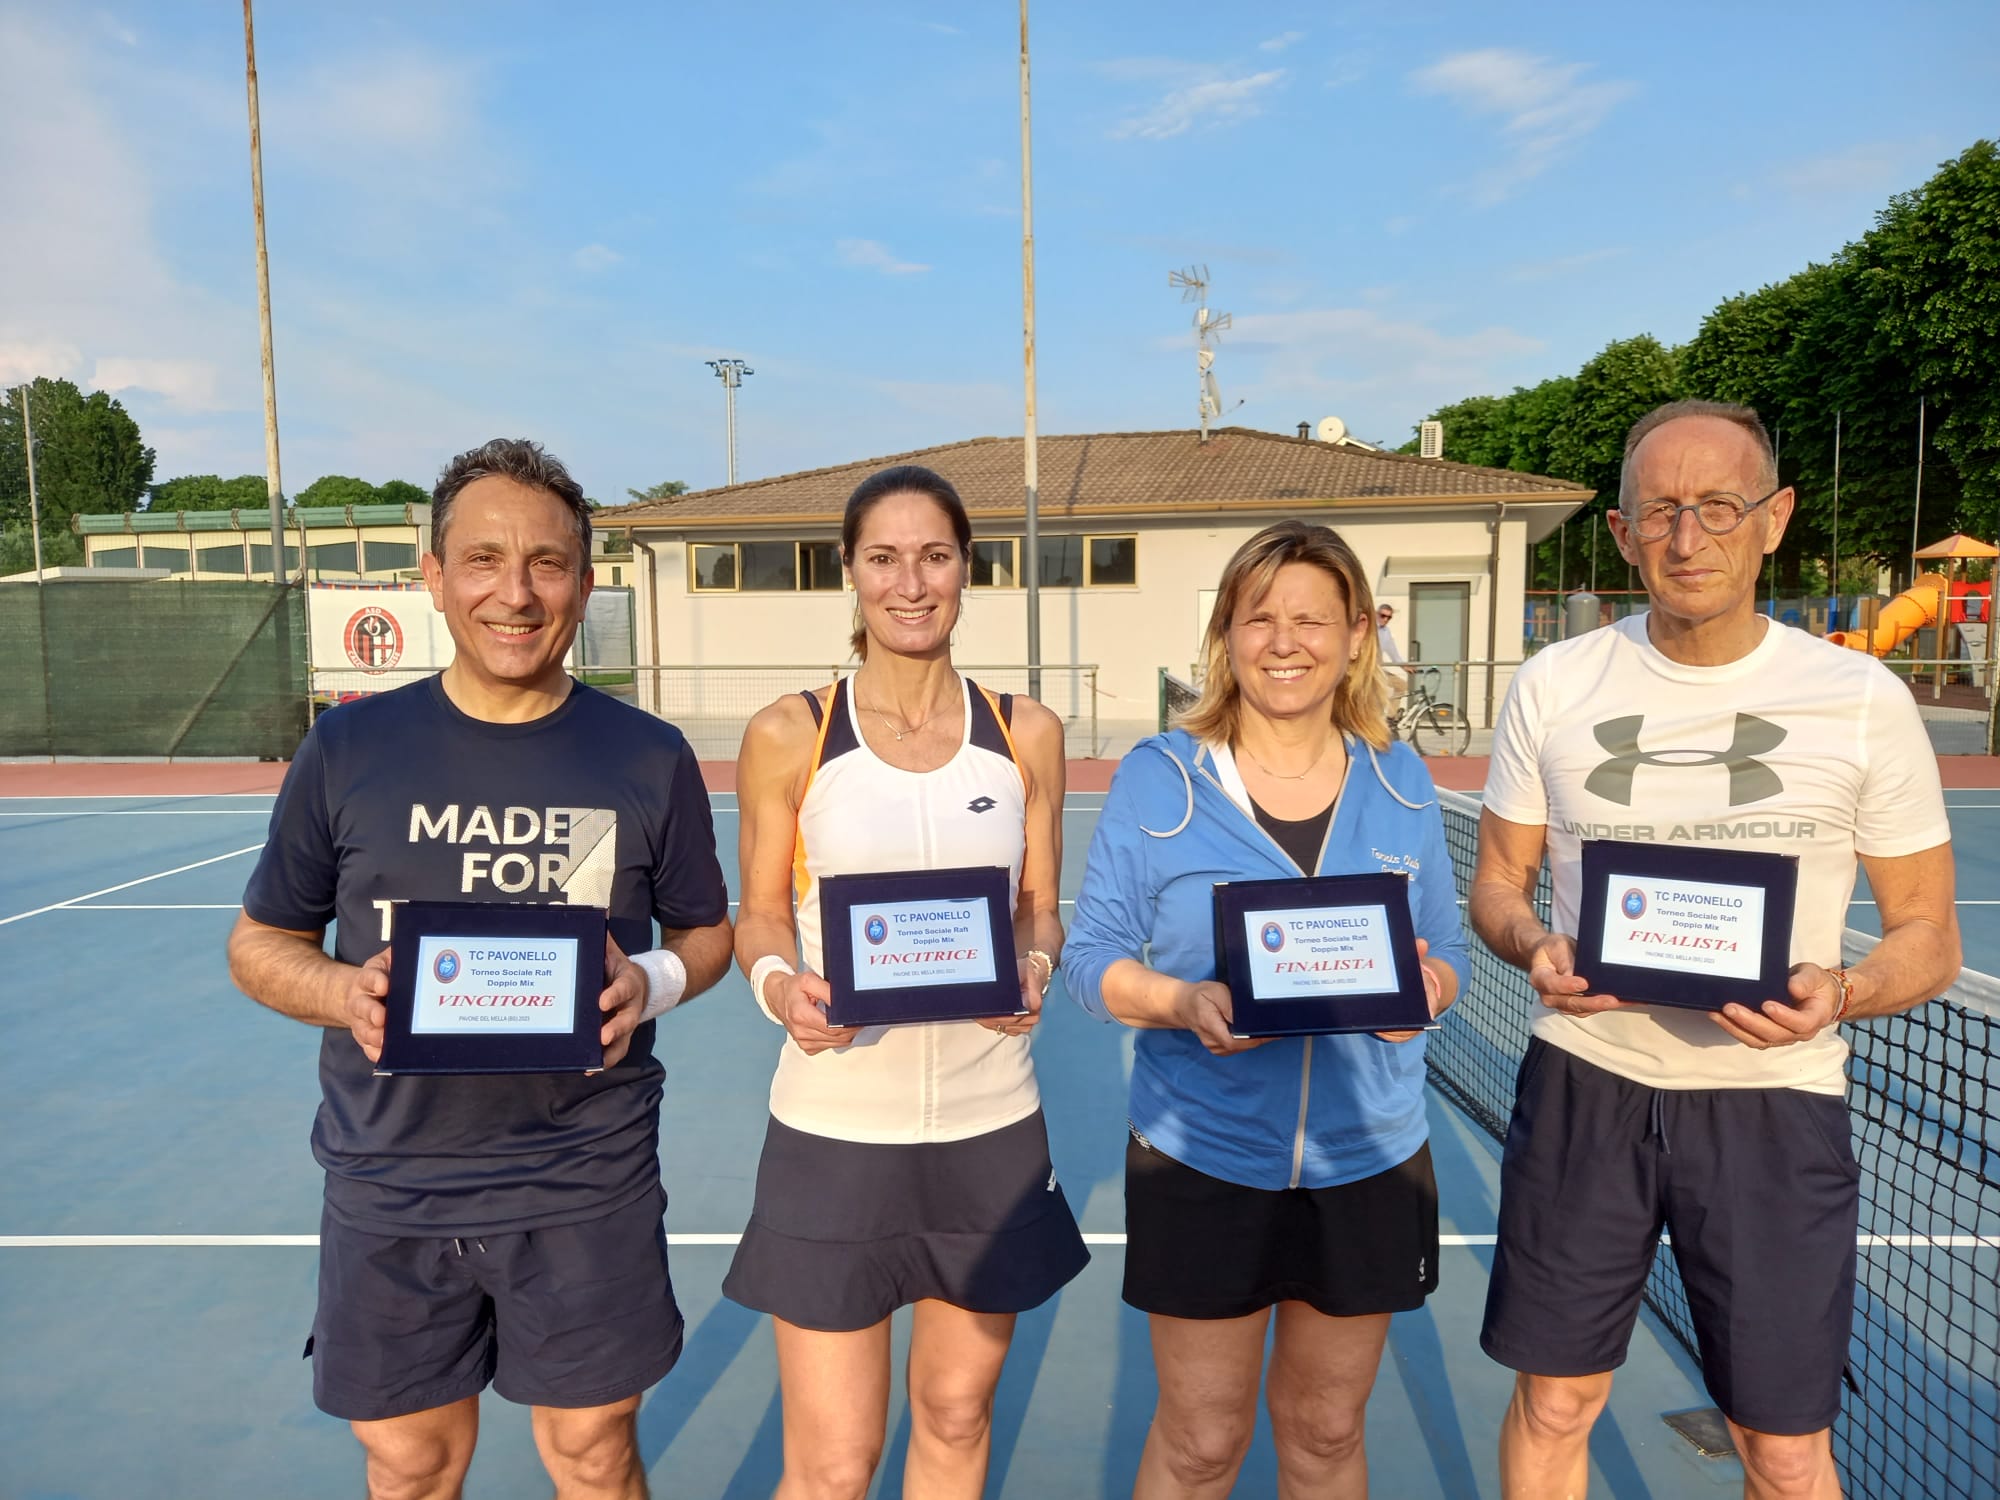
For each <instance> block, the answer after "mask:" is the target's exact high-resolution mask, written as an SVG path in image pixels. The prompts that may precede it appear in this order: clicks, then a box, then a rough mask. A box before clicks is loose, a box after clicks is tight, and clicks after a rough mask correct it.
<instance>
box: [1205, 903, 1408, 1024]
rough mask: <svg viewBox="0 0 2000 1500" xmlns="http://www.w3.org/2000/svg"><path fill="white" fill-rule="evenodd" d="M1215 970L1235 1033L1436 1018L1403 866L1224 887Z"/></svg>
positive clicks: (1217, 915) (1218, 908) (1218, 913)
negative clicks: (1387, 871)
mask: <svg viewBox="0 0 2000 1500" xmlns="http://www.w3.org/2000/svg"><path fill="white" fill-rule="evenodd" d="M1215 972H1216V977H1217V978H1219V979H1220V980H1221V981H1222V982H1223V983H1224V984H1226V985H1227V986H1228V987H1229V1001H1230V1009H1231V1012H1232V1015H1233V1018H1234V1019H1233V1021H1232V1024H1231V1027H1230V1029H1231V1032H1232V1033H1233V1034H1234V1035H1236V1036H1242V1037H1252V1036H1308V1035H1312V1034H1315V1033H1325V1032H1353V1031H1414V1030H1420V1029H1426V1028H1430V1027H1434V1026H1435V1025H1436V1024H1437V1023H1436V1022H1435V1021H1434V1020H1433V1019H1432V1018H1431V1010H1430V1001H1429V999H1428V998H1427V997H1426V995H1425V993H1424V975H1423V967H1422V965H1421V964H1420V963H1419V962H1418V961H1417V937H1416V928H1415V924H1414V923H1413V921H1412V920H1411V917H1410V882H1409V879H1408V877H1406V876H1402V875H1384V874H1372V875H1314V876H1306V877H1294V878H1292V879H1288V880H1234V881H1227V882H1225V883H1223V884H1220V885H1217V886H1216V888H1215Z"/></svg>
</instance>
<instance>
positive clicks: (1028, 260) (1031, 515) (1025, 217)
mask: <svg viewBox="0 0 2000 1500" xmlns="http://www.w3.org/2000/svg"><path fill="white" fill-rule="evenodd" d="M1028 118H1029V117H1028V0H1021V369H1022V381H1023V388H1024V391H1025V397H1026V401H1025V405H1026V429H1025V439H1024V441H1023V443H1022V465H1023V472H1022V485H1023V488H1024V489H1025V491H1026V495H1027V517H1028V520H1027V538H1026V541H1025V544H1024V545H1025V546H1026V548H1027V553H1028V555H1027V557H1026V558H1024V559H1023V567H1022V573H1021V576H1022V579H1023V581H1024V582H1025V583H1026V584H1027V592H1028V696H1029V697H1030V698H1034V699H1037V700H1039V699H1040V698H1041V696H1042V536H1041V525H1040V521H1041V517H1040V514H1039V499H1040V490H1041V475H1040V470H1039V465H1038V462H1037V460H1038V457H1039V455H1038V454H1037V453H1036V451H1035V437H1036V433H1035V186H1034V184H1035V167H1034V154H1033V151H1032V149H1031V145H1030V136H1029V130H1028Z"/></svg>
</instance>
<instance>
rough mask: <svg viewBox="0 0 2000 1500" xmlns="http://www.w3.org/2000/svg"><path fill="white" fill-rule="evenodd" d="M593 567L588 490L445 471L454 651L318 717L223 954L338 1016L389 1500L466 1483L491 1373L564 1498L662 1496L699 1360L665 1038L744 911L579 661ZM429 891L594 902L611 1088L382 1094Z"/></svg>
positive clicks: (243, 971) (351, 1344)
mask: <svg viewBox="0 0 2000 1500" xmlns="http://www.w3.org/2000/svg"><path fill="white" fill-rule="evenodd" d="M589 557H590V518H589V508H588V503H587V502H586V501H585V500H584V498H583V492H582V490H581V489H580V488H579V487H578V486H577V484H576V481H575V480H573V479H572V478H571V477H570V475H569V474H568V472H567V471H566V470H565V469H564V468H563V466H562V465H561V464H560V463H558V462H557V461H556V460H555V459H554V458H553V457H551V456H550V455H548V454H546V453H544V452H542V450H541V449H540V448H539V447H537V446H536V445H535V444H532V443H526V442H519V441H512V440H504V439H496V440H495V441H493V442H490V443H488V444H486V445H485V446H484V447H482V448H477V449H474V450H472V451H471V452H469V453H465V454H461V455H460V456H459V457H458V458H456V459H454V460H452V462H451V464H450V465H449V466H447V468H446V469H445V471H444V474H443V476H442V477H441V478H440V479H439V481H438V484H437V488H436V490H435V491H434V492H433V497H432V510H431V551H430V552H429V553H427V554H426V555H425V556H424V558H423V569H424V579H425V582H426V583H427V584H428V585H429V587H430V590H431V596H432V601H433V603H434V604H435V606H436V607H437V608H438V609H439V610H440V611H441V612H442V613H443V614H444V616H445V619H446V621H447V623H448V625H449V627H450V630H451V635H452V639H453V641H454V642H455V643H456V646H457V656H456V659H455V660H454V661H453V663H452V665H451V666H449V667H447V668H446V669H445V670H444V671H443V672H442V673H441V674H439V675H437V676H435V677H430V678H427V679H425V680H424V681H422V682H419V683H415V684H413V685H411V686H409V687H405V688H401V689H398V690H397V691H395V692H390V693H383V694H380V695H379V696H376V697H372V698H366V699H362V700H359V701H357V702H354V703H350V704H347V705H344V706H342V707H340V708H336V709H334V710H333V711H331V712H330V713H328V714H326V715H325V716H324V717H323V718H321V720H320V721H319V723H318V724H317V725H315V726H314V728H313V731H312V733H311V734H310V735H308V736H307V737H306V740H305V742H304V744H302V745H301V746H300V747H299V751H298V755H297V757H296V759H295V760H294V761H293V763H292V767H291V771H290V773H289V774H288V775H287V776H286V778H285V785H284V790H283V791H282V792H281V793H280V794H279V797H278V802H277V806H276V808H275V809H274V811H273V813H272V818H271V837H270V841H269V843H267V844H266V845H265V847H264V851H263V854H262V855H261V857H260V858H259V860H258V863H257V870H256V873H255V874H254V875H252V876H251V879H250V884H249V888H248V889H247V890H246V891H245V892H244V897H243V914H242V916H241V917H239V918H238V919H237V923H236V929H235V931H234V932H233V933H232V934H231V936H230V940H229V963H230V972H231V974H232V976H233V977H234V978H235V980H236V982H237V984H238V985H239V986H241V988H242V989H243V990H244V992H245V993H247V994H249V995H251V996H252V997H254V998H255V999H257V1000H259V1001H260V1002H262V1003H263V1004H265V1005H268V1006H269V1007H271V1008H272V1009H273V1010H276V1011H278V1012H280V1013H282V1014H284V1015H288V1016H292V1017H294V1018H295V1019H297V1020H301V1021H305V1022H307V1023H309V1024H312V1025H317V1026H322V1027H325V1028H326V1030H325V1032H324V1033H323V1035H322V1037H321V1041H320V1062H319V1071H320V1086H321V1091H322V1094H323V1101H322V1103H321V1105H320V1110H319V1116H318V1119H317V1121H316V1122H315V1124H314V1126H313V1155H314V1156H315V1157H316V1158H317V1159H318V1160H319V1162H320V1165H321V1166H323V1167H324V1168H325V1169H326V1202H325V1208H324V1210H323V1213H322V1216H321V1224H320V1275H319V1311H318V1314H317V1316H316V1318H315V1319H314V1323H313V1335H312V1338H311V1340H310V1341H309V1342H308V1344H307V1349H308V1351H309V1352H310V1353H311V1355H312V1358H313V1398H314V1400H315V1401H316V1402H317V1403H318V1405H319V1406H320V1408H321V1409H322V1410H324V1411H327V1412H329V1413H331V1414H332V1415H334V1416H338V1417H344V1418H346V1419H348V1420H349V1421H350V1422H352V1423H353V1426H354V1431H355V1435H356V1436H357V1437H358V1438H359V1439H360V1440H361V1443H362V1446H363V1447H364V1449H365V1450H366V1452H367V1458H368V1481H369V1490H370V1493H371V1494H374V1495H386V1494H393V1495H398V1496H401V1495H406V1494H407V1495H424V1496H456V1495H457V1494H458V1493H459V1489H460V1485H461V1483H462V1481H463V1478H464V1475H465V1470H466V1466H467V1465H468V1464H469V1463H470V1462H471V1459H472V1449H473V1443H474V1439H475V1437H476V1434H477V1431H478V1396H479V1392H480V1391H481V1390H482V1389H483V1388H484V1387H485V1386H486V1385H487V1384H488V1382H489V1381H490V1382H491V1383H492V1384H493V1386H494V1388H495V1389H496V1390H497V1391H499V1393H500V1394H501V1395H503V1396H505V1397H507V1398H508V1399H510V1400H514V1401H520V1402H524V1403H527V1404H530V1405H532V1406H533V1407H534V1432H535V1439H536V1443H537V1446H538V1447H539V1448H540V1450H541V1453H542V1459H543V1462H544V1463H545V1464H546V1465H547V1466H548V1469H549V1473H550V1476H551V1477H552V1478H553V1479H554V1480H555V1484H556V1492H557V1494H558V1495H559V1496H561V1497H564V1500H568V1497H571V1496H585V1495H592V1496H596V1495H603V1496H621V1497H634V1496H643V1495H644V1494H645V1493H646V1485H645V1474H644V1469H643V1466H642V1464H641V1462H640V1459H639V1456H638V1447H637V1442H636V1431H635V1422H634V1414H635V1413H636V1411H637V1409H638V1405H639V1397H640V1395H641V1393H642V1392H644V1390H645V1389H646V1388H647V1387H648V1386H650V1385H651V1384H652V1383H653V1382H654V1381H656V1380H658V1379H659V1378H660V1377H661V1376H662V1375H664V1374H665V1373H666V1372H667V1370H668V1369H669V1368H671V1367H672V1365H673V1363H674V1361H675V1360H676V1359H677V1358H678V1357H679V1354H680V1347H681V1317H680V1312H679V1309H678V1307H677V1306H676V1304H675V1301H674V1295H673V1288H672V1285H671V1283H670V1282H669V1280H668V1276H667V1263H666V1237H665V1233H664V1231H663V1228H662V1223H661V1215H662V1212H663V1210H664V1208H665V1204H666V1199H665V1194H664V1193H663V1192H662V1190H661V1186H660V1169H659V1159H658V1155H657V1141H658V1134H659V1103H660V1089H661V1079H662V1076H663V1072H662V1069H661V1067H660V1064H659V1063H658V1062H657V1061H656V1060H655V1059H654V1057H653V1031H654V1027H653V1025H652V1020H653V1017H654V1016H656V1015H658V1014H659V1013H660V1012H662V1011H664V1010H666V1009H668V1008H670V1007H671V1006H673V1005H674V1004H675V1003H677V1002H678V1001H680V1000H682V999H685V998H687V997H689V996H692V995H695V994H699V993H700V992H701V991H702V990H704V989H707V988H708V987H709V986H710V985H712V984H714V983H715V981H716V980H717V979H718V978H720V977H721V975H722V973H723V971H724V969H725V968H726V967H727V965H728V962H729V955H730V928H729V920H728V897H727V892H726V890H725V888H724V885H723V879H722V871H721V869H720V867H719V866H718V865H717V863H716V857H715V837H714V829H713V826H712V824H711V822H710V818H709V805H708V794H707V792H706V790H705V789H704V787H703V785H702V781H701V773H700V767H699V766H698V765H697V764H696V761H695V758H694V754H693V752H692V751H691V750H690V749H689V748H688V744H687V741H686V740H685V739H683V738H682V736H681V733H680V731H679V730H677V729H675V728H674V727H673V726H672V725H671V724H667V723H664V722H662V721H660V720H658V719H655V718H653V717H651V716H650V715H648V714H645V713H642V712H639V711H638V710H635V709H633V708H631V707H628V706H627V705H625V704H622V703H620V702H618V701H617V700H615V699H613V698H610V697H608V696H606V695H605V694H603V693H600V692H598V691H596V690H595V689H593V688H589V687H586V686H584V685H583V684H581V683H578V682H576V681H574V680H573V679H572V678H571V677H570V676H569V674H568V673H567V672H566V671H564V669H563V659H564V657H565V655H566V654H567V652H568V650H569V646H570V642H571V640H572V639H573V638H574V636H575V634H576V630H577V626H578V624H579V622H580V621H581V619H582V617H583V608H584V602H585V600H586V599H588V597H589V595H590V585H591V575H590V567H589ZM410 900H454V901H492V902H560V903H566V904H585V903H587V904H589V905H593V906H598V907H602V908H604V910H605V912H606V914H607V917H608V923H609V932H610V937H609V940H608V942H607V943H606V953H605V985H604V991H603V995H602V997H601V999H600V1002H599V1005H600V1008H601V1009H602V1011H603V1012H604V1025H603V1028H602V1032H601V1039H602V1042H603V1046H604V1069H603V1071H602V1072H600V1073H596V1074H591V1075H587V1076H586V1075H579V1074H513V1075H482V1076H449V1077H417V1076H398V1077H376V1076H375V1074H374V1071H373V1065H374V1061H375V1059H376V1058H377V1057H378V1056H379V1055H380V1050H381V1044H382V1029H383V1024H384V1021H385V1019H386V1015H387V1012H386V1010H385V1009H384V1004H383V1002H384V999H385V997H386V996H387V994H388V988H389V982H388V968H389V963H388V958H389V944H390V943H391V941H392V938H393V936H394V933H393V924H394V911H395V905H396V903H398V902H401V901H410ZM330 920H331V921H333V922H335V923H336V935H335V942H334V953H333V956H332V957H329V956H328V955H327V954H326V952H325V951H324V947H323V942H324V936H325V931H326V927H327V925H328V922H329V921H330ZM655 920H657V921H658V922H659V924H660V926H661V928H662V939H661V946H660V947H659V948H657V949H655V948H654V947H653V923H654V921H655ZM641 950H650V951H641ZM628 953H629V954H633V955H635V956H634V957H633V958H627V957H626V955H627V954H628Z"/></svg>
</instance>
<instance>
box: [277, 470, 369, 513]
mask: <svg viewBox="0 0 2000 1500" xmlns="http://www.w3.org/2000/svg"><path fill="white" fill-rule="evenodd" d="M292 503H293V504H294V505H297V506H301V507H307V506H333V505H373V504H374V503H375V486H374V485H372V484H370V483H369V482H368V481H367V480H365V479H356V478H354V477H353V476H352V475H350V474H322V475H321V476H320V477H319V478H318V479H315V480H314V481H313V482H312V483H311V484H309V485H307V486H306V487H305V488H304V489H302V490H300V491H299V492H298V493H297V494H296V495H294V496H292Z"/></svg>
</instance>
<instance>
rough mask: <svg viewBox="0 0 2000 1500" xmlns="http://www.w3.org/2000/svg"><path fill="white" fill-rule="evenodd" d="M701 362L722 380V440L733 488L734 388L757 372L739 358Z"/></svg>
mask: <svg viewBox="0 0 2000 1500" xmlns="http://www.w3.org/2000/svg"><path fill="white" fill-rule="evenodd" d="M702 363H704V364H706V365H707V366H708V367H709V369H711V370H713V371H715V375H716V378H717V379H718V380H720V381H721V382H722V410H723V423H724V426H723V431H724V434H725V435H724V439H723V441H724V442H726V443H727V444H728V445H729V452H728V455H727V457H728V474H729V487H730V488H731V489H734V488H735V487H736V388H737V387H738V386H739V385H741V384H743V377H744V376H745V375H755V374H756V373H757V372H756V371H755V370H753V369H751V368H750V366H749V365H747V364H745V363H744V362H743V361H742V360H740V359H710V360H704V361H702Z"/></svg>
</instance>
